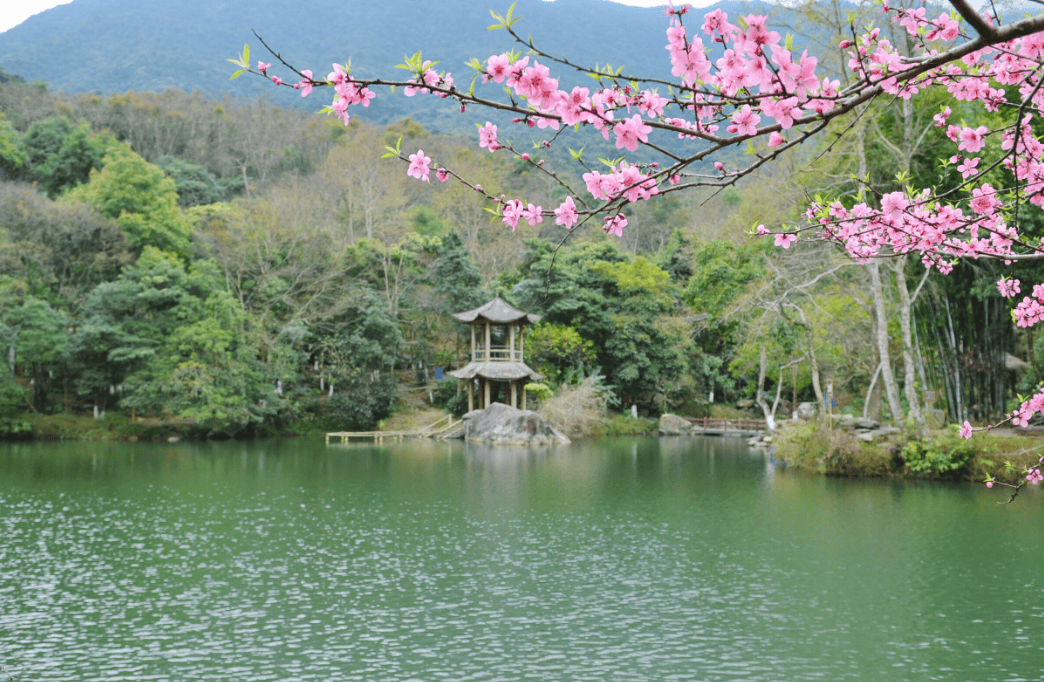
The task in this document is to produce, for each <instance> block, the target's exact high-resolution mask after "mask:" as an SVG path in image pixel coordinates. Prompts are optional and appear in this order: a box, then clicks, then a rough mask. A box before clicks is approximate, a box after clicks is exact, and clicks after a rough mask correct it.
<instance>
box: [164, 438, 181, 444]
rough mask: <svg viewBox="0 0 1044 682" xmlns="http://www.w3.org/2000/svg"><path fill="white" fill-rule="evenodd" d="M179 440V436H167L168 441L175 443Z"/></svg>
mask: <svg viewBox="0 0 1044 682" xmlns="http://www.w3.org/2000/svg"><path fill="white" fill-rule="evenodd" d="M180 440H181V436H170V437H168V438H167V442H168V443H177V442H178V441H180Z"/></svg>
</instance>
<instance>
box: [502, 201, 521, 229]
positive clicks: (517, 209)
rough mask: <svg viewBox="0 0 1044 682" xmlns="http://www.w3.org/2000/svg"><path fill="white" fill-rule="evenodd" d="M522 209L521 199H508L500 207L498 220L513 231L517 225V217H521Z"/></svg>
mask: <svg viewBox="0 0 1044 682" xmlns="http://www.w3.org/2000/svg"><path fill="white" fill-rule="evenodd" d="M523 210H525V209H524V207H523V205H522V202H521V201H519V200H518V199H508V200H507V201H506V202H504V205H503V206H502V207H501V209H500V216H501V217H500V220H501V222H503V223H504V224H505V225H507V226H508V227H510V228H511V231H512V232H514V231H515V227H516V226H517V225H518V221H519V218H521V217H522V212H523Z"/></svg>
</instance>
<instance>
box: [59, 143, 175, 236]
mask: <svg viewBox="0 0 1044 682" xmlns="http://www.w3.org/2000/svg"><path fill="white" fill-rule="evenodd" d="M65 196H66V199H67V200H68V201H79V202H83V203H87V204H90V205H91V206H94V207H95V208H97V209H98V210H99V211H100V212H101V214H102V215H104V216H106V217H109V218H114V219H115V220H116V222H117V223H119V225H120V227H121V228H122V229H123V232H124V234H125V235H126V237H127V242H128V243H129V244H130V245H131V246H133V247H134V248H136V249H139V250H140V249H144V248H145V247H146V246H151V247H154V248H156V249H159V250H160V251H168V252H170V253H175V254H182V255H187V254H188V252H189V223H188V221H187V220H185V217H184V216H183V215H182V214H181V211H180V210H179V209H178V193H177V189H176V186H175V184H174V181H173V180H171V179H170V178H169V177H167V175H166V174H165V173H164V172H163V171H162V170H161V169H160V168H159V167H158V166H156V165H154V164H151V163H148V162H147V161H145V159H143V158H141V157H140V156H138V155H137V154H135V153H134V152H133V151H131V150H130V148H129V147H127V146H125V145H120V146H117V147H114V148H113V149H111V150H109V152H108V153H107V154H106V155H105V160H104V167H103V168H102V170H101V171H97V170H94V171H92V172H91V175H90V180H89V181H88V182H87V184H85V185H80V186H78V187H76V188H74V189H72V190H70V191H69V192H68V193H67V194H66V195H65Z"/></svg>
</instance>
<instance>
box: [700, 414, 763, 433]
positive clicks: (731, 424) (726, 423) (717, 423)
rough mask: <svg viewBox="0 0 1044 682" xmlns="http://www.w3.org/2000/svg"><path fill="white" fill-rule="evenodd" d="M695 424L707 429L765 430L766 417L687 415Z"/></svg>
mask: <svg viewBox="0 0 1044 682" xmlns="http://www.w3.org/2000/svg"><path fill="white" fill-rule="evenodd" d="M686 419H687V420H688V421H689V423H691V424H692V425H693V426H695V427H697V428H700V429H704V430H705V431H764V430H765V429H766V428H768V427H767V426H766V425H765V420H764V419H743V418H741V419H725V418H723V417H686Z"/></svg>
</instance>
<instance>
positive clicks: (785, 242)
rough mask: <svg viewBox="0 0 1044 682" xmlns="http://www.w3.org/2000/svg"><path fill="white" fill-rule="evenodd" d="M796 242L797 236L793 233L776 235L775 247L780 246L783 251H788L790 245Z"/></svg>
mask: <svg viewBox="0 0 1044 682" xmlns="http://www.w3.org/2000/svg"><path fill="white" fill-rule="evenodd" d="M796 241H797V235H796V234H794V233H792V232H791V233H782V232H781V233H778V234H776V241H775V243H776V246H782V247H783V248H784V249H789V248H790V245H791V244H793V243H794V242H796Z"/></svg>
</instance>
